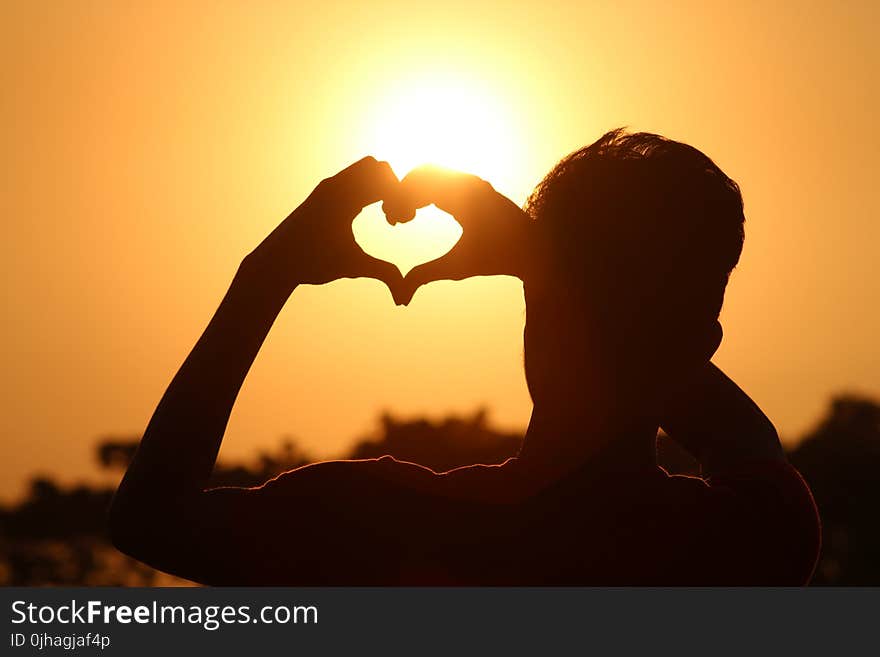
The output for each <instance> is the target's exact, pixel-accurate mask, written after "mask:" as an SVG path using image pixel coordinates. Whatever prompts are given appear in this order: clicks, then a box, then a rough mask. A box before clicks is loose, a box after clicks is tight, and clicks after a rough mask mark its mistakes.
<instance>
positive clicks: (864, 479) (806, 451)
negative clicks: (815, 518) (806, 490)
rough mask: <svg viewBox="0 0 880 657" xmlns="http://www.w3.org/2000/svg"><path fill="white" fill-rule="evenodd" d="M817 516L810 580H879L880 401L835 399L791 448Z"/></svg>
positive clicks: (851, 397) (858, 582) (854, 582)
mask: <svg viewBox="0 0 880 657" xmlns="http://www.w3.org/2000/svg"><path fill="white" fill-rule="evenodd" d="M790 459H791V462H792V463H793V464H794V466H795V467H796V468H797V469H798V470H800V472H801V474H802V475H803V476H804V479H806V480H807V483H809V484H810V487H811V488H812V490H813V496H814V497H815V498H816V504H817V506H818V507H819V513H820V515H821V518H822V542H823V546H822V557H821V560H820V562H819V567H818V569H817V572H816V575H815V577H814V579H813V582H814V583H815V584H830V585H839V586H848V585H861V586H866V585H872V586H876V585H878V584H880V523H878V517H880V515H878V511H880V404H878V403H877V402H876V401H874V400H871V399H867V398H865V397H859V396H855V395H845V396H839V397H836V398H834V399H833V400H832V401H831V405H830V407H829V408H828V411H827V413H826V415H825V417H824V418H823V419H822V420H821V421H820V422H819V424H818V426H817V427H816V428H815V429H814V430H813V431H812V432H810V433H809V434H807V436H805V437H804V439H803V440H802V441H801V442H800V444H799V445H798V446H797V448H796V449H794V450H793V451H792V452H791V453H790Z"/></svg>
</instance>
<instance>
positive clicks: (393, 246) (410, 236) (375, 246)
mask: <svg viewBox="0 0 880 657" xmlns="http://www.w3.org/2000/svg"><path fill="white" fill-rule="evenodd" d="M351 229H352V233H353V234H354V240H355V242H357V244H358V246H360V247H361V249H363V251H364V252H365V253H366V254H368V255H371V256H373V257H374V258H378V259H380V260H385V261H386V262H390V263H391V264H393V265H395V266H396V267H397V268H398V269H399V270H400V273H401V274H403V275H404V276H405V275H406V274H407V272H409V271H410V270H411V269H412V268H413V267H416V266H417V265H420V264H422V263H424V262H429V261H431V260H435V259H436V258H439V257H441V256H443V255H445V254H446V253H448V252H449V251H450V250H451V249H452V247H454V246H455V245H456V243H458V240H459V239H460V238H461V234H462V227H461V224H459V223H458V222H457V221H456V220H455V219H454V218H453V217H452V216H451V215H449V214H447V213H446V212H443V211H442V210H440V209H438V208H436V207H434V206H427V207H424V208H420V209H419V210H418V211H417V212H416V217H415V219H413V220H412V221H408V222H406V223H397V224H394V225H391V224H389V223H388V221H386V218H385V214H384V213H383V212H382V203H381V202H379V203H374V204H373V205H370V206H367V207H366V208H364V209H363V211H362V212H361V213H360V214H359V215H358V216H357V217H356V218H355V220H354V222H353V223H352V225H351Z"/></svg>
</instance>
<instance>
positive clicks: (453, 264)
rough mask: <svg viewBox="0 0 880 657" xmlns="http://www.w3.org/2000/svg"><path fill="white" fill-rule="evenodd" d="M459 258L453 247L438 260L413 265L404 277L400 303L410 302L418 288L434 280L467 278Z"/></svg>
mask: <svg viewBox="0 0 880 657" xmlns="http://www.w3.org/2000/svg"><path fill="white" fill-rule="evenodd" d="M457 260H458V258H456V256H455V251H454V249H453V251H450V252H449V253H447V254H446V255H444V256H441V257H439V258H437V259H436V260H431V261H430V262H426V263H424V264H421V265H418V266H417V267H413V268H412V269H411V270H410V271H409V273H408V274H407V275H406V276H405V277H404V278H403V286H402V288H401V298H400V299H399V300H398V303H403V304H409V302H410V301H412V298H413V295H414V294H415V293H416V290H418V289H419V288H420V287H421V286H422V285H427V284H428V283H431V282H433V281H444V280H446V281H459V280H461V279H462V278H467V274H464V273H462V272H461V267H460V266H458V262H457Z"/></svg>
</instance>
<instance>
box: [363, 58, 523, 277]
mask: <svg viewBox="0 0 880 657" xmlns="http://www.w3.org/2000/svg"><path fill="white" fill-rule="evenodd" d="M512 118H513V117H512V114H511V111H510V109H509V108H508V107H506V106H505V104H504V103H503V102H502V100H501V98H500V97H498V96H495V95H493V94H492V93H491V92H490V91H489V90H488V89H485V88H483V87H481V85H480V84H479V83H477V82H475V81H471V80H467V79H462V78H459V77H455V76H452V75H448V76H440V75H427V76H421V77H418V78H415V79H412V80H409V81H407V82H406V83H401V84H400V86H398V87H397V88H396V89H392V90H391V91H390V92H388V93H386V94H384V95H383V96H382V97H381V99H380V101H379V102H377V103H376V107H375V111H374V112H373V113H372V115H370V116H369V119H368V124H367V125H366V126H365V133H366V136H365V141H366V148H367V149H368V150H367V151H366V152H370V153H372V154H373V155H375V156H376V157H378V158H379V159H384V160H388V161H389V162H390V163H391V166H392V168H393V169H394V171H395V173H397V175H398V176H400V177H403V176H404V175H405V174H406V173H407V172H408V171H410V170H411V169H412V168H413V167H416V166H418V165H420V164H428V163H430V164H437V165H441V166H445V167H449V168H452V169H458V170H460V171H466V172H468V173H474V174H476V175H478V176H480V177H482V178H485V179H486V180H489V181H490V182H491V183H492V184H493V185H494V186H495V187H496V188H498V189H500V190H504V188H505V187H506V186H509V185H510V184H511V180H512V179H513V177H514V176H515V173H516V172H515V169H514V167H515V166H516V164H517V161H518V156H519V155H520V154H519V152H518V148H517V144H518V140H517V131H516V130H514V129H513V126H512V125H511V121H512ZM354 232H355V239H356V240H357V241H358V243H359V244H361V246H362V247H363V248H364V249H365V250H366V251H368V252H369V253H371V254H373V255H375V256H377V257H379V258H382V259H384V260H389V261H391V262H394V263H395V264H396V265H397V266H398V267H400V269H401V271H403V272H404V273H405V272H406V271H408V270H409V269H410V268H411V267H413V266H414V265H416V264H418V263H420V262H424V261H426V260H430V259H432V258H436V257H439V256H440V255H442V254H444V253H446V252H447V251H448V250H449V249H451V248H452V246H453V245H454V244H455V242H457V241H458V238H459V236H460V235H461V227H460V226H459V225H458V224H457V223H456V222H455V221H454V220H453V219H452V218H451V217H450V216H449V215H447V214H445V213H443V212H441V211H439V210H437V209H436V208H434V207H428V208H424V209H422V210H420V211H419V213H418V215H417V216H416V219H415V220H413V221H412V222H410V223H408V224H405V225H397V226H395V227H393V228H392V227H390V226H387V224H385V222H384V221H382V220H381V211H380V210H378V209H373V208H370V209H368V211H365V212H364V213H363V215H362V216H361V217H360V218H359V219H358V220H357V221H356V222H355V225H354Z"/></svg>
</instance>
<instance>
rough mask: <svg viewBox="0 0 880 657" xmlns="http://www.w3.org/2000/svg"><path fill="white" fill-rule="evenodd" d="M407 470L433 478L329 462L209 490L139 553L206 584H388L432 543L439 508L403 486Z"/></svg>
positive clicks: (396, 467) (371, 463) (383, 466)
mask: <svg viewBox="0 0 880 657" xmlns="http://www.w3.org/2000/svg"><path fill="white" fill-rule="evenodd" d="M413 468H417V469H418V471H414V470H412V469H413ZM413 477H416V478H418V479H422V480H424V481H425V482H426V483H427V484H428V487H430V481H429V480H430V478H433V477H436V475H434V474H433V473H431V472H430V471H429V470H426V469H424V468H419V467H418V466H413V465H411V464H405V463H399V462H397V461H394V460H393V459H390V458H383V459H375V460H365V461H329V462H325V463H318V464H314V465H309V466H305V467H303V468H299V469H297V470H293V471H291V472H287V473H285V474H283V475H281V476H279V477H276V478H275V479H272V480H271V481H268V482H266V483H265V484H264V485H263V486H260V487H258V488H215V489H211V490H208V491H205V492H204V493H202V494H200V495H199V496H198V499H197V500H196V501H195V502H193V503H192V504H191V505H189V506H187V505H183V506H181V508H179V509H178V513H177V514H175V515H176V516H177V519H176V520H175V521H174V522H173V523H172V526H171V527H169V528H168V529H169V530H171V535H170V536H168V537H166V539H165V540H161V541H160V540H159V539H158V538H157V539H156V544H155V545H154V546H153V547H154V549H153V550H152V553H151V554H150V555H149V558H147V559H145V560H146V561H148V562H149V563H151V564H152V565H154V566H156V567H158V568H160V569H162V570H166V571H168V572H172V573H174V574H176V575H179V576H181V577H185V578H187V579H192V580H195V581H198V582H202V583H206V584H232V585H236V584H240V585H245V584H254V585H260V584H266V585H270V584H274V585H332V584H349V585H355V584H381V583H388V582H389V581H394V580H396V579H397V577H398V575H399V568H400V565H401V564H402V563H405V562H406V561H407V558H408V555H409V554H410V553H411V552H412V550H413V549H414V546H417V545H418V544H420V543H421V542H423V541H425V540H429V539H428V537H427V536H426V534H427V533H428V532H430V531H431V528H432V524H431V523H430V521H429V519H430V518H432V517H433V518H434V519H435V520H436V511H437V510H436V509H429V508H426V507H427V506H430V505H434V504H440V505H441V506H442V502H438V501H437V499H436V498H435V497H434V496H432V495H430V494H426V493H425V491H424V488H425V487H424V486H422V487H421V488H422V489H423V490H413V489H412V488H410V487H408V486H407V485H406V484H404V483H403V481H404V480H410V481H411V479H412V478H413ZM163 534H166V532H163ZM136 556H137V555H136Z"/></svg>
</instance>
